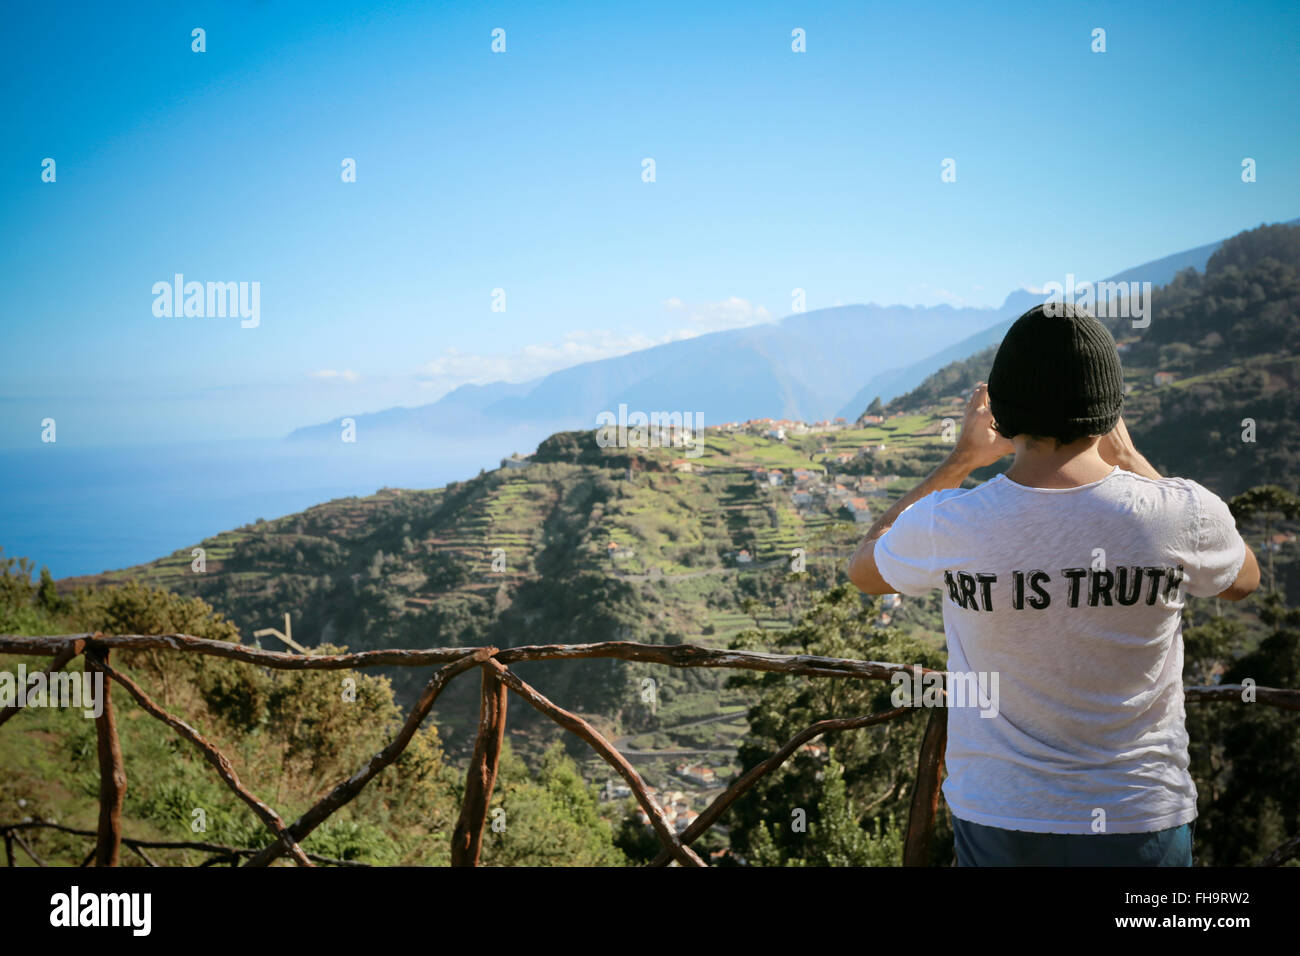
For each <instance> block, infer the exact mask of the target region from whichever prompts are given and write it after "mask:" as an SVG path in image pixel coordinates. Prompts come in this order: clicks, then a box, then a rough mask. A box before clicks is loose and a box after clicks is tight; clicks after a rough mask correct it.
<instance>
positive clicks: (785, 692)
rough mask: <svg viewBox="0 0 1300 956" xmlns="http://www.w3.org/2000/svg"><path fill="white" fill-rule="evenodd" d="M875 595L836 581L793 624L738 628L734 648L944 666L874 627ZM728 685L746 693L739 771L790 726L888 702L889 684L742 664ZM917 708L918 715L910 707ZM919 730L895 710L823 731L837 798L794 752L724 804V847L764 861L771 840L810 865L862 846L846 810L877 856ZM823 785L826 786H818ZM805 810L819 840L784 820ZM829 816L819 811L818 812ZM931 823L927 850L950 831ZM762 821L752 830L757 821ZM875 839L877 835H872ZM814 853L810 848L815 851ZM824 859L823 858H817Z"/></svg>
mask: <svg viewBox="0 0 1300 956" xmlns="http://www.w3.org/2000/svg"><path fill="white" fill-rule="evenodd" d="M879 613H880V610H879V602H878V601H875V600H866V599H864V598H863V596H862V595H860V594H859V593H858V591H857V589H855V588H853V587H852V586H851V585H839V586H837V587H834V588H832V589H831V590H829V591H825V592H821V593H819V594H816V595H814V596H813V599H812V606H811V609H810V610H809V611H808V612H807V614H805V615H804V617H803V619H802V621H801V622H800V623H799V625H798V626H796V627H794V628H791V629H790V630H788V631H784V632H777V631H771V630H765V631H760V630H757V629H754V630H749V631H744V632H742V633H741V634H739V635H737V637H736V638H735V639H734V640H733V641H732V644H731V646H732V648H733V649H752V650H770V651H773V652H775V653H785V654H808V655H817V656H825V657H841V658H852V659H857V660H889V661H901V662H905V663H918V664H921V665H922V666H924V667H935V668H940V667H942V666H943V657H942V654H941V653H940V652H939V651H937V650H936V649H934V648H933V647H930V646H928V645H926V644H923V643H921V642H920V641H917V640H915V639H913V638H911V637H908V636H906V635H904V634H902V633H901V632H900V631H898V630H896V629H892V628H879V627H876V626H875V624H874V621H875V619H876V617H877V616H878V615H879ZM728 685H729V686H732V687H745V688H749V689H752V690H753V692H754V693H755V697H756V699H757V700H756V703H755V704H754V706H753V707H751V708H750V710H749V714H748V717H749V726H750V736H749V739H748V740H746V742H744V743H743V744H742V745H741V746H740V748H739V751H738V757H739V760H740V764H741V767H742V768H743V769H745V770H748V769H749V768H751V767H753V766H755V765H757V764H758V763H760V762H762V761H763V760H765V759H767V757H768V756H770V755H771V753H772V752H773V751H775V750H776V749H778V748H779V747H780V746H781V745H782V744H784V743H785V742H786V741H787V740H789V739H790V738H791V737H793V736H794V735H795V734H796V733H798V732H799V731H801V730H803V729H804V728H806V727H808V726H809V725H811V724H814V723H816V722H817V721H818V720H823V719H825V718H828V717H850V716H860V715H865V714H870V713H878V712H880V711H885V710H890V709H892V708H893V706H894V705H893V703H892V702H891V700H890V691H891V687H890V685H889V684H887V683H885V682H883V681H859V680H843V679H837V678H809V677H803V676H791V675H786V674H777V673H758V672H746V673H744V674H739V675H736V676H734V677H731V678H730V679H729V680H728ZM917 714H918V715H922V714H924V710H923V709H922V708H917ZM924 732H925V722H924V721H923V720H920V719H915V718H910V719H909V718H908V717H902V718H899V719H897V720H893V721H889V722H887V723H884V724H881V725H878V726H876V727H872V728H868V729H864V730H858V731H845V732H840V733H836V734H834V735H827V737H826V738H825V741H824V742H825V743H826V744H827V746H828V749H829V751H830V754H831V757H832V758H833V759H834V760H835V761H836V763H837V764H838V765H840V766H842V767H843V777H842V783H843V786H844V793H845V798H844V801H845V803H844V805H845V806H847V808H848V809H847V810H845V809H841V803H840V802H839V797H838V795H837V792H836V790H835V788H836V787H837V786H838V784H836V783H835V781H834V774H833V773H832V779H831V780H830V781H827V780H826V779H825V777H826V774H827V772H828V770H827V767H826V766H825V765H824V764H823V759H824V758H821V757H818V756H817V755H816V754H814V753H811V752H808V751H800V752H797V753H796V754H795V755H794V756H793V757H791V758H790V760H789V761H787V762H786V764H785V765H784V766H783V767H782V768H781V770H779V771H776V772H774V773H772V774H768V775H767V776H765V777H763V778H762V779H760V780H759V781H758V782H757V783H756V784H755V785H754V787H753V788H752V789H751V790H750V792H749V793H748V794H746V795H745V796H744V797H742V798H741V799H740V800H739V801H737V803H736V804H735V806H734V807H733V808H732V813H733V814H734V815H735V821H736V822H735V824H734V826H733V827H732V830H731V848H732V850H733V851H734V852H735V853H737V854H739V855H740V856H742V857H745V858H746V859H750V860H751V861H754V860H757V859H760V858H762V859H772V858H773V856H772V853H773V851H772V850H771V849H770V848H768V847H767V846H766V844H767V843H768V842H769V837H770V838H771V842H773V843H774V844H775V847H776V850H777V851H779V855H780V857H781V859H782V860H784V861H785V862H786V863H787V864H789V865H795V864H794V861H795V860H802V861H804V862H808V863H814V862H815V861H816V860H819V859H820V860H823V861H824V860H826V859H829V858H830V857H831V856H834V855H836V854H838V855H840V856H843V855H844V854H846V853H849V854H851V853H859V854H861V853H865V852H866V851H865V850H862V848H861V846H860V845H858V844H857V843H855V842H854V839H853V831H852V830H850V829H848V828H847V824H846V823H845V822H844V815H845V814H846V813H847V814H848V815H849V817H850V818H851V819H852V821H853V823H854V825H855V826H857V827H858V828H859V829H861V830H862V831H863V832H864V834H866V835H867V836H868V837H871V835H872V834H875V835H876V836H875V837H871V838H872V839H875V840H877V844H876V845H875V848H874V849H872V850H871V854H875V855H874V856H872V855H871V854H868V856H870V858H871V859H873V860H874V859H880V854H881V853H882V852H883V851H882V850H881V849H880V847H881V846H884V847H888V846H889V845H890V844H889V842H888V841H889V840H890V839H893V838H892V837H891V836H889V834H890V832H891V827H892V823H891V814H892V815H894V816H895V817H905V816H906V813H907V800H908V797H909V795H910V791H911V782H912V774H913V772H914V770H915V767H916V754H917V752H918V748H919V747H920V743H921V738H922V736H923V734H924ZM827 787H829V788H830V789H829V790H827ZM796 808H806V809H808V811H809V824H810V828H811V827H812V826H813V825H815V826H816V827H820V828H821V829H820V830H816V829H814V830H813V832H814V833H821V834H822V836H823V837H824V842H823V843H822V844H820V846H821V848H820V849H818V847H819V844H818V842H817V841H816V840H810V839H809V838H808V835H807V834H804V833H798V832H795V831H792V830H791V829H790V827H789V825H788V824H789V821H790V814H791V811H792V810H794V809H796ZM824 813H825V814H828V818H823V814H824ZM945 826H946V825H945V824H944V822H943V821H942V819H941V820H939V821H938V827H939V828H940V829H939V830H938V831H936V841H935V853H936V858H942V857H944V856H945V855H946V854H947V851H948V849H949V848H950V846H951V844H950V841H951V833H950V832H943V828H944V827H945ZM760 828H761V829H760ZM881 841H883V842H881ZM819 853H820V854H821V855H820V856H818V854H819ZM823 865H824V864H823Z"/></svg>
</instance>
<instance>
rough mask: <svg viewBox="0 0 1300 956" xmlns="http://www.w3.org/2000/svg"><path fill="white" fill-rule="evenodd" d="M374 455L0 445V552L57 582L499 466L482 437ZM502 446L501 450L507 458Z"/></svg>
mask: <svg viewBox="0 0 1300 956" xmlns="http://www.w3.org/2000/svg"><path fill="white" fill-rule="evenodd" d="M446 447H447V448H448V449H449V450H448V451H445V452H443V451H439V452H434V453H425V454H421V455H409V456H406V457H403V456H400V455H392V454H389V455H384V456H378V455H375V454H373V453H367V452H365V451H363V450H361V449H362V446H360V445H345V444H343V443H340V444H339V445H338V446H336V447H335V448H333V449H329V450H325V449H322V448H320V447H318V446H316V447H313V446H298V445H292V444H288V443H286V442H284V441H281V440H266V441H243V442H211V443H192V444H183V445H179V444H178V445H153V446H144V445H141V446H131V447H118V448H95V447H83V448H76V447H66V446H61V445H58V444H49V445H42V446H41V447H40V448H39V449H32V450H22V451H0V548H3V556H4V557H6V558H14V557H28V558H31V559H32V561H33V562H34V563H35V564H36V567H37V568H38V569H39V568H40V567H42V566H45V567H48V568H49V569H50V573H51V574H53V575H54V577H56V578H61V577H70V576H75V575H82V574H98V573H100V572H103V571H108V570H114V569H117V568H123V567H129V566H131V565H135V564H140V563H142V562H145V561H151V560H153V559H154V558H159V557H162V556H164V555H167V554H170V553H172V552H173V551H176V550H177V549H180V548H184V547H188V546H190V545H194V544H197V543H198V542H200V541H202V540H203V539H204V538H207V537H209V536H211V535H213V534H216V533H217V532H219V531H228V530H230V529H233V528H237V527H240V526H242V525H245V524H248V523H250V522H253V521H256V520H257V519H258V518H266V519H267V520H270V519H272V518H277V517H280V516H282V515H286V514H292V513H294V512H297V511H301V510H303V509H304V508H308V507H310V506H311V505H315V504H319V503H321V502H324V501H329V500H331V499H333V498H340V497H346V496H348V495H368V494H373V493H374V492H376V491H377V490H379V489H380V488H383V487H393V488H436V487H439V486H442V485H445V484H447V483H448V482H451V481H458V480H465V479H468V478H470V477H473V476H474V475H477V474H478V472H479V470H480V469H481V468H487V469H489V470H491V469H494V468H496V467H498V465H499V464H500V461H499V459H500V457H501V456H500V455H498V456H496V457H493V456H492V455H491V454H490V453H489V451H488V450H487V449H486V448H484V447H483V446H482V445H479V446H478V447H477V448H473V449H471V448H466V447H463V446H460V445H456V444H452V443H447V446H446ZM508 453H509V452H506V454H508Z"/></svg>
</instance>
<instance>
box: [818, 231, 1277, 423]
mask: <svg viewBox="0 0 1300 956" xmlns="http://www.w3.org/2000/svg"><path fill="white" fill-rule="evenodd" d="M1297 224H1300V219H1293V220H1291V221H1290V222H1289V223H1286V224H1285V225H1292V226H1294V225H1297ZM1226 241H1227V240H1220V241H1219V242H1211V243H1208V244H1207V245H1204V246H1197V247H1196V248H1195V249H1188V250H1186V251H1185V252H1175V253H1174V254H1173V255H1169V256H1165V257H1163V258H1161V259H1153V260H1152V261H1150V262H1146V263H1143V264H1142V265H1140V266H1134V267H1133V268H1131V269H1125V270H1124V271H1123V272H1117V273H1116V274H1115V275H1113V276H1107V277H1106V278H1105V279H1101V280H1099V281H1101V282H1125V283H1142V282H1149V283H1151V286H1152V287H1153V288H1155V287H1158V286H1162V285H1166V284H1168V283H1169V282H1171V281H1173V278H1174V276H1176V275H1177V274H1178V273H1179V272H1182V271H1183V270H1184V269H1195V270H1196V271H1197V272H1204V271H1205V266H1206V263H1208V262H1209V261H1210V257H1211V256H1212V255H1214V253H1215V252H1216V251H1218V249H1219V247H1221V246H1222V245H1223V243H1224V242H1226ZM1082 281H1083V279H1082V277H1079V278H1078V279H1077V280H1076V284H1078V283H1081V282H1082ZM1042 301H1043V296H1042V294H1040V293H1034V292H1030V291H1028V290H1027V289H1017V290H1016V291H1015V292H1012V293H1011V294H1010V295H1008V296H1007V297H1006V300H1005V301H1004V302H1003V303H1002V307H1001V308H1000V309H998V312H999V313H1001V314H1002V315H1003V316H1005V318H1003V319H1002V320H1001V321H999V322H997V323H995V324H993V325H990V326H988V327H987V328H984V329H981V330H980V331H978V332H976V333H975V334H974V335H971V336H969V337H967V338H964V339H962V340H961V341H960V342H957V343H955V344H953V345H951V346H949V347H948V348H946V349H942V350H940V351H938V352H935V353H933V354H930V355H926V356H925V357H924V358H922V359H920V360H918V361H916V362H912V363H911V364H909V365H905V366H903V367H901V368H893V369H889V370H888V371H885V372H882V373H880V374H879V375H875V376H873V377H872V378H870V379H869V380H868V381H867V384H865V385H864V386H862V388H860V389H858V391H857V393H856V394H854V396H853V397H852V398H851V399H849V400H848V401H847V402H846V403H845V404H844V405H842V406H841V407H840V409H839V411H837V412H836V413H835V414H836V415H838V416H841V417H843V418H847V419H849V420H853V419H856V418H857V417H858V416H859V415H861V414H862V411H863V409H865V408H866V407H867V406H868V405H869V404H871V401H872V400H873V399H874V398H876V397H877V396H879V397H880V399H881V400H882V401H886V402H887V401H889V400H890V399H892V398H894V397H896V396H898V395H901V394H903V393H904V392H907V391H910V390H911V389H914V388H916V387H917V386H918V385H920V384H921V382H922V381H923V380H924V379H925V378H926V377H927V376H929V375H930V374H932V373H934V372H937V371H938V370H939V369H941V368H943V367H944V366H945V365H947V364H949V363H950V362H956V361H960V360H961V359H964V358H968V357H969V356H971V355H973V354H974V353H976V352H978V351H980V350H981V349H985V348H988V347H989V346H990V345H996V344H997V343H998V342H1001V341H1002V336H1003V335H1004V334H1006V331H1007V329H1009V328H1010V327H1011V323H1012V322H1014V321H1015V320H1016V319H1017V318H1019V317H1020V316H1021V315H1023V314H1024V313H1025V312H1027V311H1028V310H1029V309H1032V308H1033V307H1034V306H1036V305H1038V304H1039V303H1040V302H1042Z"/></svg>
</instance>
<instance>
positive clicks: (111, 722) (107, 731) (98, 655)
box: [86, 648, 126, 866]
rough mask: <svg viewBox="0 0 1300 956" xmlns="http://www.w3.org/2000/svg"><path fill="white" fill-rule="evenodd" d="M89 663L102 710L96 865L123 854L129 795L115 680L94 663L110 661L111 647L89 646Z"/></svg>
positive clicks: (115, 860) (97, 721)
mask: <svg viewBox="0 0 1300 956" xmlns="http://www.w3.org/2000/svg"><path fill="white" fill-rule="evenodd" d="M86 657H87V661H86V663H87V664H88V665H90V666H91V667H92V669H95V670H96V673H98V674H99V677H100V681H101V682H102V683H101V684H100V688H99V694H100V700H101V701H102V707H103V709H102V711H101V713H100V715H99V716H98V717H96V718H95V736H96V738H97V742H98V750H99V842H98V843H97V844H96V847H95V866H117V864H118V860H119V859H120V857H121V854H122V802H123V800H125V799H126V769H125V767H124V766H123V765H122V742H121V741H120V740H118V739H117V720H116V718H115V717H114V715H113V698H112V691H111V688H112V682H111V681H110V680H108V678H107V676H106V675H105V674H104V672H103V671H102V670H98V668H95V667H94V665H95V664H96V663H98V662H100V661H103V662H104V663H108V651H107V650H102V649H99V648H88V649H87V650H86Z"/></svg>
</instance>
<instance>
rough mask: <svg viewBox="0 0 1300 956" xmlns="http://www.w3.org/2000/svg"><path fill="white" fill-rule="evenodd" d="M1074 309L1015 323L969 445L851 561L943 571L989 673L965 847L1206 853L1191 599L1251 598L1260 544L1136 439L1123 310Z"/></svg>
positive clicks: (963, 744)
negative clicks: (1254, 546) (1192, 711)
mask: <svg viewBox="0 0 1300 956" xmlns="http://www.w3.org/2000/svg"><path fill="white" fill-rule="evenodd" d="M1053 309H1054V311H1055V312H1056V313H1057V314H1055V315H1053V314H1051V311H1049V309H1046V308H1044V307H1043V306H1039V307H1037V308H1034V309H1031V310H1030V311H1028V312H1026V313H1025V314H1024V315H1023V316H1021V317H1020V318H1019V319H1018V320H1017V321H1016V322H1015V324H1014V325H1012V327H1011V328H1010V329H1009V330H1008V332H1007V334H1006V336H1005V338H1004V339H1003V340H1002V344H1001V345H1000V346H999V348H998V352H997V356H996V358H995V359H994V361H993V368H992V371H991V372H990V373H989V381H988V384H987V386H985V385H984V384H981V385H979V386H978V387H977V388H976V389H975V391H974V394H973V395H972V396H971V399H970V402H969V404H968V405H967V408H966V415H965V422H964V425H963V428H962V433H961V436H960V438H959V440H958V441H957V443H956V446H955V447H954V449H953V452H952V454H950V455H949V456H948V458H947V460H946V461H944V462H943V464H941V465H940V466H939V467H938V468H936V469H935V471H934V472H933V473H932V474H931V475H930V476H929V477H928V478H926V479H925V480H924V481H922V482H921V483H920V484H919V485H917V486H916V487H915V488H914V489H912V490H911V491H910V492H908V493H907V494H906V495H904V496H903V497H902V498H901V499H899V501H898V502H896V503H895V504H894V506H893V507H892V508H890V509H889V511H888V512H886V513H885V514H884V515H883V516H882V517H881V518H880V520H879V521H877V522H876V523H875V525H873V526H872V528H871V530H870V531H869V532H868V534H867V538H866V540H865V541H864V542H863V543H862V545H861V546H860V547H859V548H858V550H857V553H856V554H855V555H854V557H853V559H852V561H851V563H850V566H849V576H850V578H851V579H852V581H853V583H854V584H856V585H857V586H858V587H859V588H860V589H861V590H863V591H865V592H866V593H868V594H891V593H901V594H908V595H915V596H920V595H924V594H926V593H927V592H929V591H931V590H933V589H935V588H939V589H941V590H942V594H943V619H944V631H945V633H946V635H947V641H948V671H949V674H950V675H963V676H964V677H965V678H966V679H965V680H964V686H965V687H968V688H969V687H975V688H978V690H977V692H976V693H975V694H967V695H965V696H966V697H967V698H970V697H972V696H973V697H975V698H977V699H976V700H970V699H968V700H967V701H966V706H959V704H961V702H960V701H957V700H956V699H955V698H956V696H957V695H955V694H954V693H953V685H954V684H955V683H956V680H955V678H950V686H949V695H948V696H949V700H948V705H949V711H948V748H947V754H946V765H947V771H948V778H947V780H946V781H945V783H944V786H943V793H944V797H945V799H946V800H947V802H948V806H949V808H950V809H951V811H952V814H953V817H954V820H953V825H954V828H955V830H956V843H957V862H958V865H960V866H1016V865H1031V866H1034V865H1038V866H1048V865H1056V866H1087V865H1100V866H1107V865H1109V866H1139V865H1160V866H1191V865H1192V853H1191V851H1192V831H1193V828H1194V823H1195V818H1196V787H1195V785H1194V784H1193V783H1192V778H1191V776H1190V775H1189V774H1188V772H1187V765H1188V755H1187V733H1186V730H1185V728H1184V718H1185V712H1184V708H1183V687H1182V671H1183V642H1182V609H1183V606H1184V603H1185V599H1186V597H1185V596H1186V595H1187V594H1192V595H1196V596H1201V597H1204V596H1212V595H1213V596H1218V597H1221V598H1224V599H1226V600H1229V601H1239V600H1241V599H1242V598H1244V597H1246V596H1247V595H1249V594H1250V593H1251V592H1253V591H1254V590H1255V588H1256V587H1258V585H1259V566H1258V564H1257V563H1256V561H1255V556H1254V554H1253V553H1252V552H1251V550H1250V549H1249V548H1248V547H1247V546H1246V544H1245V542H1244V541H1243V540H1242V538H1241V535H1240V534H1238V533H1237V529H1236V525H1235V523H1234V521H1233V519H1232V515H1231V514H1230V513H1229V511H1228V508H1227V506H1226V505H1225V504H1224V503H1223V501H1222V500H1221V499H1219V498H1218V497H1216V496H1215V495H1214V494H1212V493H1211V492H1209V491H1208V490H1206V489H1205V488H1204V487H1202V486H1201V485H1199V484H1197V483H1196V482H1194V481H1190V480H1188V479H1185V478H1162V477H1161V476H1160V474H1159V472H1157V471H1156V470H1155V469H1154V468H1153V467H1151V465H1150V464H1149V463H1148V462H1147V461H1146V459H1145V458H1143V457H1142V456H1141V455H1140V454H1139V453H1138V452H1137V449H1136V448H1134V446H1133V442H1132V441H1131V440H1130V438H1129V434H1128V430H1127V429H1126V428H1125V426H1124V423H1123V421H1122V420H1121V419H1120V410H1121V406H1122V405H1123V400H1124V384H1123V377H1122V374H1121V370H1120V361H1119V354H1118V352H1117V351H1116V349H1115V343H1114V340H1113V339H1112V338H1111V336H1110V333H1109V332H1108V331H1107V330H1106V328H1105V326H1103V325H1102V324H1101V323H1100V322H1098V321H1097V320H1096V319H1095V318H1093V317H1092V316H1091V315H1089V314H1088V313H1087V312H1085V311H1083V310H1082V309H1076V308H1074V307H1072V306H1070V305H1068V304H1065V305H1062V304H1059V303H1058V304H1055V305H1054V306H1053ZM1196 440H1197V439H1196V436H1194V435H1189V436H1188V441H1189V442H1195V441H1196ZM1013 452H1014V454H1015V460H1014V461H1013V462H1012V464H1011V467H1009V468H1008V469H1007V470H1006V471H1005V472H1003V473H1002V474H1000V475H997V476H996V477H994V478H992V479H991V480H989V481H986V482H985V483H984V484H982V485H980V486H978V487H976V488H973V489H962V488H961V487H960V485H961V483H962V482H963V481H964V480H965V479H966V477H967V476H968V475H969V474H970V473H971V472H972V471H973V470H975V469H976V468H980V467H983V466H986V465H991V464H993V463H995V462H997V461H998V460H999V459H1001V458H1002V457H1003V456H1004V455H1007V454H1010V453H1013ZM989 698H992V699H991V700H990V699H989Z"/></svg>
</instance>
